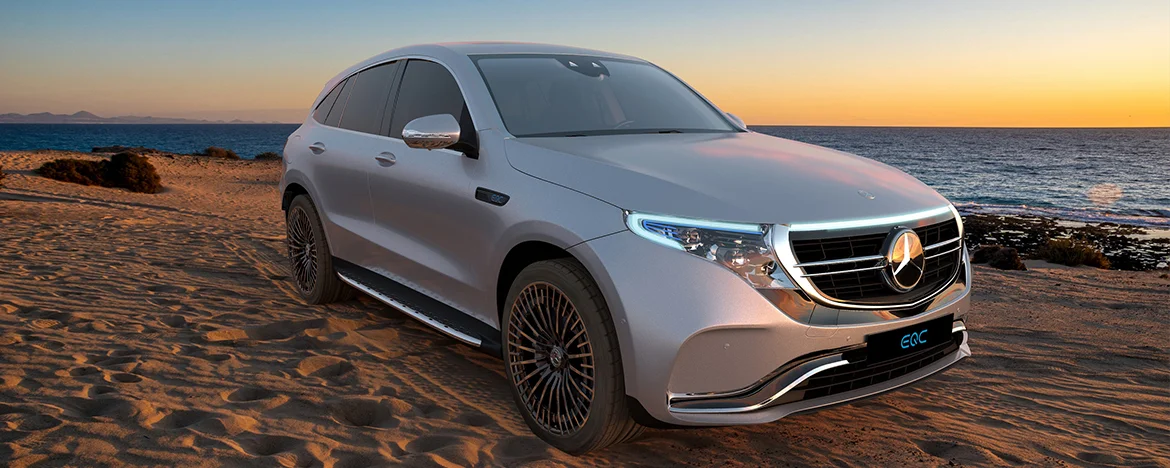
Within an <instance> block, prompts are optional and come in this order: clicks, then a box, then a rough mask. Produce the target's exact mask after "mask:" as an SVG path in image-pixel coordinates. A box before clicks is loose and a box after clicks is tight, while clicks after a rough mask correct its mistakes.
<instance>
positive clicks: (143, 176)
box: [105, 153, 162, 193]
mask: <svg viewBox="0 0 1170 468" xmlns="http://www.w3.org/2000/svg"><path fill="white" fill-rule="evenodd" d="M105 180H106V182H107V183H109V184H111V186H113V187H121V188H124V189H127V190H129V191H131V192H139V193H159V192H161V191H162V178H161V177H159V175H158V171H156V170H155V169H154V165H153V164H151V163H150V161H148V160H147V159H146V158H144V157H142V156H139V155H137V154H134V153H118V154H115V155H114V156H112V157H111V158H110V160H109V162H106V164H105Z"/></svg>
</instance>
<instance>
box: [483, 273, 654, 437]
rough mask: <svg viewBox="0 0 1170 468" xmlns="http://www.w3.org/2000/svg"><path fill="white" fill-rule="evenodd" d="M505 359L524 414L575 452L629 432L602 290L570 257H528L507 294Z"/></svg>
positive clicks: (634, 430) (635, 429)
mask: <svg viewBox="0 0 1170 468" xmlns="http://www.w3.org/2000/svg"><path fill="white" fill-rule="evenodd" d="M500 328H501V333H502V334H503V343H504V365H505V368H506V373H507V375H508V379H509V381H510V383H511V384H512V396H513V398H514V399H515V400H516V406H517V407H519V410H520V412H521V414H522V415H523V416H524V420H525V422H527V423H528V426H529V427H530V428H531V429H532V432H533V433H535V434H536V435H537V436H538V437H540V438H541V439H544V441H545V442H548V443H549V444H550V445H552V446H553V447H556V448H558V449H560V450H562V451H564V452H567V453H571V454H574V455H576V454H581V453H585V452H588V451H591V450H596V449H600V448H603V447H606V446H609V445H612V444H615V443H619V442H622V441H625V440H628V439H631V438H633V437H635V436H637V435H638V434H640V433H641V432H642V429H643V428H642V426H639V425H638V424H637V423H635V422H634V421H633V419H631V417H630V414H629V409H628V407H627V405H626V393H625V383H624V380H623V374H622V363H621V356H620V354H619V352H618V343H617V334H616V333H615V332H614V328H613V322H612V319H611V317H610V313H609V308H608V307H607V306H606V304H605V300H604V298H602V297H601V291H600V290H599V289H598V288H597V284H596V283H595V282H594V281H593V279H592V277H590V276H589V273H588V272H587V271H585V268H584V267H583V266H582V265H581V264H580V263H579V262H577V261H576V260H574V259H556V260H547V261H541V262H537V263H533V264H532V265H529V266H528V267H526V268H525V269H524V270H523V271H521V272H520V275H519V276H517V277H516V280H515V282H513V283H512V287H511V289H510V290H509V292H508V297H507V299H506V301H505V309H504V316H503V322H502V324H501V327H500Z"/></svg>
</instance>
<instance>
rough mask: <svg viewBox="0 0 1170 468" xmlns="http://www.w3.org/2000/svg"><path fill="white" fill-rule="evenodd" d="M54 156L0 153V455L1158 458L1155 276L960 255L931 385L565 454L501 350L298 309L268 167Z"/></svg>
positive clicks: (52, 459) (1166, 403)
mask: <svg viewBox="0 0 1170 468" xmlns="http://www.w3.org/2000/svg"><path fill="white" fill-rule="evenodd" d="M63 154H64V153H27V152H24V153H0V167H3V168H4V170H5V171H6V172H8V173H9V174H10V176H9V177H8V178H7V179H5V185H6V187H5V188H3V189H0V465H7V466H13V467H26V466H106V465H110V466H113V465H120V466H326V467H361V466H384V465H399V464H401V465H414V466H470V465H476V466H486V465H507V466H522V465H523V466H590V465H606V466H610V465H617V466H630V465H634V466H675V465H698V466H707V465H732V466H772V465H774V466H805V465H862V466H870V465H884V466H896V465H905V464H914V465H931V466H938V465H951V464H956V465H1018V464H1026V465H1085V464H1090V465H1091V464H1104V465H1149V466H1170V354H1168V348H1167V342H1168V340H1170V305H1168V304H1170V280H1168V279H1164V278H1160V277H1159V274H1160V273H1158V272H1122V271H1102V270H1095V269H1091V268H1087V267H1082V268H1067V267H1057V266H1053V265H1048V264H1043V263H1034V262H1033V263H1031V264H1030V270H1029V271H1026V272H1001V271H996V270H991V269H987V268H984V267H977V268H976V273H975V275H976V277H975V280H976V287H977V290H976V292H975V293H974V303H973V307H974V312H973V313H972V315H971V316H970V320H971V321H970V322H969V327H970V329H971V348H972V350H973V351H974V353H975V355H974V356H973V357H972V358H970V359H968V360H965V361H964V362H962V363H960V364H959V365H958V366H957V367H956V368H954V369H952V370H950V371H948V372H946V373H944V374H942V375H940V376H937V377H936V378H934V379H930V380H928V381H925V382H921V383H919V384H917V385H915V386H913V387H911V388H905V389H902V390H900V391H896V392H893V393H889V394H886V395H883V396H880V397H877V398H873V399H869V400H865V401H862V402H857V403H854V404H851V405H845V406H839V407H835V408H831V409H826V410H822V411H819V412H816V413H810V414H803V415H796V416H793V417H790V418H787V419H784V420H781V421H777V422H774V423H771V424H765V425H757V426H744V427H728V428H715V429H695V430H651V431H648V433H647V434H646V435H645V436H643V437H642V438H640V439H638V440H636V441H633V442H630V443H627V444H624V445H620V446H616V447H613V448H610V449H608V450H605V451H601V452H599V453H596V454H593V455H589V456H586V457H582V458H574V457H571V456H568V455H565V454H563V453H560V452H558V451H556V450H555V449H552V448H550V447H549V446H547V445H545V444H544V443H543V442H541V441H540V440H539V439H537V438H536V437H534V436H533V435H531V433H530V432H529V431H528V429H527V428H526V427H525V425H524V424H523V421H522V420H521V419H520V418H519V417H518V415H517V412H516V409H515V407H514V406H513V403H512V400H511V398H510V396H509V393H508V391H507V387H506V382H505V379H504V377H503V375H502V370H501V362H500V361H499V360H498V359H496V358H493V357H489V356H486V355H484V354H481V353H479V352H477V351H474V350H472V349H470V348H467V347H465V346H462V345H460V344H458V343H456V342H455V341H454V340H452V339H449V338H447V337H445V336H443V335H441V334H439V333H437V332H434V331H432V330H430V329H428V328H426V327H425V326H423V325H421V324H418V323H416V322H415V321H413V320H411V319H410V318H408V317H406V316H404V315H403V314H401V313H399V312H397V311H395V310H393V309H391V308H389V307H385V306H383V305H381V304H380V303H377V302H375V301H373V300H370V299H368V298H362V299H359V300H355V301H351V302H347V303H343V304H336V305H331V306H327V307H309V306H306V305H304V304H303V303H301V301H299V300H298V299H297V297H296V295H295V294H294V292H293V290H292V289H291V284H290V283H289V280H288V278H287V271H286V267H285V262H284V259H283V249H282V246H283V244H282V239H283V221H282V213H281V211H280V206H279V201H278V196H277V195H278V194H277V192H276V183H277V179H278V177H279V172H280V170H279V163H274V162H249V161H219V160H209V159H205V158H196V157H189V156H178V157H174V158H169V157H165V156H154V157H152V158H151V159H152V162H153V163H154V164H155V165H156V166H157V167H158V168H159V171H160V173H161V174H162V177H163V183H164V185H166V191H165V192H164V193H161V194H157V195H143V194H132V193H128V192H125V191H122V190H118V189H107V188H99V187H83V186H78V185H73V184H66V183H62V182H57V181H51V180H47V179H43V178H40V177H37V176H35V175H33V174H32V172H31V170H32V169H34V168H35V167H37V166H39V165H40V164H41V163H42V162H44V161H46V160H49V159H52V158H55V157H62V156H63ZM72 156H75V155H72ZM76 157H92V156H76Z"/></svg>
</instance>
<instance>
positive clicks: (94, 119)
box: [0, 111, 255, 124]
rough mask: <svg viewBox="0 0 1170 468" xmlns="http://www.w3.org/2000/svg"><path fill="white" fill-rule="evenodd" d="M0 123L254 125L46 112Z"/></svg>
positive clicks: (4, 117)
mask: <svg viewBox="0 0 1170 468" xmlns="http://www.w3.org/2000/svg"><path fill="white" fill-rule="evenodd" d="M0 123H38V124H45V123H76V124H211V123H233V124H243V123H255V122H251V121H246V120H239V119H236V120H233V121H231V122H224V121H222V120H216V121H211V120H196V119H180V118H174V117H150V116H146V117H139V116H136V115H123V116H119V117H102V116H99V115H95V114H93V113H90V112H86V111H80V112H77V113H74V114H50V113H48V112H39V113H36V114H11V113H10V114H0Z"/></svg>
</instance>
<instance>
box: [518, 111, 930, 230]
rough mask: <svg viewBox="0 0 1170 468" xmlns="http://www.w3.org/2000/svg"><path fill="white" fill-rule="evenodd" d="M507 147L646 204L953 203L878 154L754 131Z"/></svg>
mask: <svg viewBox="0 0 1170 468" xmlns="http://www.w3.org/2000/svg"><path fill="white" fill-rule="evenodd" d="M506 150H507V155H508V161H509V162H510V163H511V164H512V166H513V167H515V168H516V169H517V170H519V171H521V172H524V173H526V174H528V175H531V176H533V177H537V178H540V179H544V180H546V181H549V182H552V183H555V184H557V185H561V186H565V187H568V188H570V189H573V190H576V191H579V192H582V193H585V194H587V195H590V196H593V197H596V198H598V199H601V200H604V201H606V202H608V203H611V204H613V205H616V206H618V207H620V208H623V209H627V210H631V211H637V212H644V213H654V214H664V215H672V216H684V217H693V218H702V219H709V220H719V221H739V222H749V223H769V224H771V223H776V224H787V223H793V222H822V221H839V220H848V219H858V218H870V217H875V216H889V215H897V214H905V213H911V212H916V211H921V210H926V209H931V208H937V207H940V206H946V204H947V203H948V202H947V200H946V199H944V198H943V197H942V196H941V195H939V194H938V193H937V192H935V191H934V190H933V189H931V188H930V187H927V186H926V185H925V184H923V183H922V182H919V181H918V180H917V179H915V178H913V177H911V176H910V175H908V174H906V173H904V172H902V171H900V170H898V169H895V168H893V167H890V166H887V165H885V164H882V163H879V162H877V161H873V160H870V159H866V158H862V157H860V156H854V155H851V154H847V153H842V152H840V151H835V150H831V149H828V148H822V147H819V146H814V145H809V144H805V143H799V142H795V141H792V140H785V139H782V138H776V137H772V136H768V135H762V134H759V133H754V132H740V133H717V134H712V133H704V134H694V133H692V134H649V135H607V136H583V137H571V138H521V139H510V140H508V141H507V147H506ZM859 191H863V192H865V193H868V195H872V199H871V198H870V197H869V196H867V195H866V194H864V193H860V192H859Z"/></svg>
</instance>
